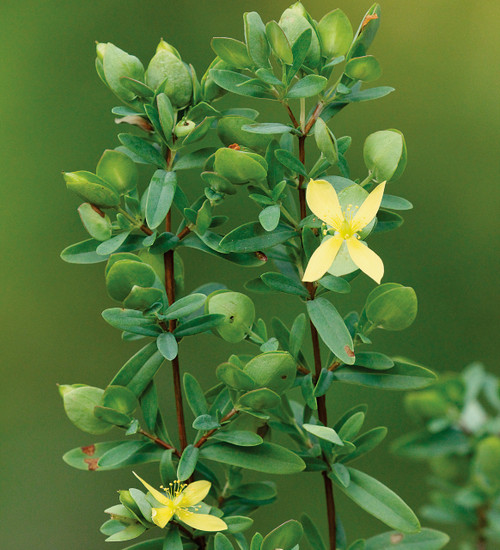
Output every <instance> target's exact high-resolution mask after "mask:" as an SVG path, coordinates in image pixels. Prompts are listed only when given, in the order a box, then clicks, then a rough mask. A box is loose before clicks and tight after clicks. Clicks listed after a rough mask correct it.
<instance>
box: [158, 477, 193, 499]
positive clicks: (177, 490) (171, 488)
mask: <svg viewBox="0 0 500 550" xmlns="http://www.w3.org/2000/svg"><path fill="white" fill-rule="evenodd" d="M186 487H187V484H186V483H182V482H181V481H179V480H178V479H177V480H175V481H174V482H173V483H169V484H168V487H167V488H165V487H164V486H163V485H160V489H163V491H165V494H166V495H167V498H168V499H170V500H174V499H175V498H176V497H178V496H179V495H180V494H181V493H182V491H184V489H185V488H186Z"/></svg>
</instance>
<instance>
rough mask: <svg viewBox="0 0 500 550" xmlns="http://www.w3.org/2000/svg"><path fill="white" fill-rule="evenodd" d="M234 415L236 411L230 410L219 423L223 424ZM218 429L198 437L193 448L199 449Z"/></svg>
mask: <svg viewBox="0 0 500 550" xmlns="http://www.w3.org/2000/svg"><path fill="white" fill-rule="evenodd" d="M236 414H238V411H237V410H236V409H232V410H231V411H229V412H228V413H227V414H226V416H224V417H223V418H222V420H221V421H220V423H221V424H223V423H224V422H227V421H228V420H230V419H231V418H232V417H233V416H235V415H236ZM218 429H219V428H215V429H214V430H210V431H209V432H207V433H206V434H205V435H204V436H203V437H200V439H199V440H198V441H197V442H196V443H195V444H194V446H195V447H201V446H202V445H203V444H204V443H205V442H206V441H207V439H208V438H209V437H210V436H212V435H213V434H214V433H215V432H216V431H217V430H218Z"/></svg>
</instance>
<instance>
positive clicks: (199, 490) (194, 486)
mask: <svg viewBox="0 0 500 550" xmlns="http://www.w3.org/2000/svg"><path fill="white" fill-rule="evenodd" d="M211 486H212V484H211V483H210V481H195V482H193V483H190V484H189V485H188V486H187V487H186V488H185V489H184V491H182V498H181V500H180V502H179V506H181V507H182V508H189V507H190V506H194V505H195V504H198V502H201V501H202V500H203V499H204V498H205V497H206V496H207V495H208V492H209V491H210V487H211Z"/></svg>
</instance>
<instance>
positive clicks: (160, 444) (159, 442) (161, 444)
mask: <svg viewBox="0 0 500 550" xmlns="http://www.w3.org/2000/svg"><path fill="white" fill-rule="evenodd" d="M137 433H140V434H141V435H143V436H144V437H147V438H148V439H151V441H153V443H156V444H157V445H158V447H163V448H164V449H171V450H172V451H174V453H175V454H176V455H177V456H178V457H179V458H180V456H181V453H180V452H179V451H178V450H177V449H176V448H175V447H172V445H169V444H168V443H167V442H166V441H163V439H160V438H159V437H156V435H153V434H150V433H148V432H146V431H145V430H139V431H138V432H137Z"/></svg>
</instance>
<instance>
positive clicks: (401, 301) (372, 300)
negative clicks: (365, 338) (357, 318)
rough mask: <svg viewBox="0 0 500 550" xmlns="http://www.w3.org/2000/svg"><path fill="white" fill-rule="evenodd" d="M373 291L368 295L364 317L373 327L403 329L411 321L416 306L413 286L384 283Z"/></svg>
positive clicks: (415, 311)
mask: <svg viewBox="0 0 500 550" xmlns="http://www.w3.org/2000/svg"><path fill="white" fill-rule="evenodd" d="M375 291H376V292H375ZM375 291H372V292H371V293H370V294H369V295H368V298H367V300H366V304H365V313H366V317H367V318H368V320H369V321H370V322H371V323H372V324H373V325H375V327H377V328H382V329H384V330H404V329H405V328H407V327H409V326H410V325H411V324H412V323H413V321H414V320H415V318H416V316H417V308H418V301H417V296H416V294H415V291H414V290H413V288H411V287H409V286H401V285H397V286H396V285H395V283H386V284H384V285H380V286H379V287H377V288H376V289H375Z"/></svg>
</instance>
